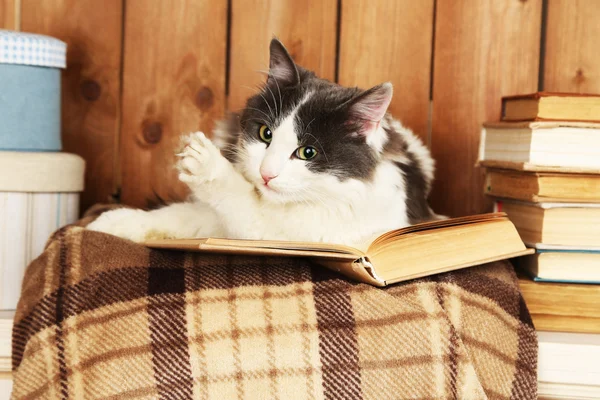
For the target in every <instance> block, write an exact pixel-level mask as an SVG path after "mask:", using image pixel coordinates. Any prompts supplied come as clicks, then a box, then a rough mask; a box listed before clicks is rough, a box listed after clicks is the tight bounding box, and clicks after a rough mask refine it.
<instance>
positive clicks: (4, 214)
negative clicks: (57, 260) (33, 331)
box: [0, 151, 85, 310]
mask: <svg viewBox="0 0 600 400" xmlns="http://www.w3.org/2000/svg"><path fill="white" fill-rule="evenodd" d="M84 170H85V162H84V160H83V159H82V158H81V157H79V156H77V155H74V154H68V153H59V152H12V151H0V171H10V173H8V174H5V173H0V310H10V309H14V308H15V307H16V305H17V302H18V300H19V295H20V292H21V281H22V279H23V274H24V272H25V268H26V267H27V265H29V263H30V262H31V261H33V259H35V258H36V257H37V256H39V255H40V254H41V253H42V251H43V250H44V246H45V245H46V241H47V240H48V238H49V237H50V235H51V234H52V233H53V232H54V231H56V230H57V229H59V228H60V227H62V226H64V225H67V224H70V223H73V222H75V221H76V220H77V219H78V218H79V194H80V192H81V191H82V190H83V179H84Z"/></svg>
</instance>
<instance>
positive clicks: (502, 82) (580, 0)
mask: <svg viewBox="0 0 600 400" xmlns="http://www.w3.org/2000/svg"><path fill="white" fill-rule="evenodd" d="M0 28H8V29H21V30H23V31H28V32H40V33H46V34H50V35H53V36H56V37H58V38H60V39H62V40H65V41H66V42H67V43H68V45H69V50H68V69H67V70H66V71H65V73H64V74H63V138H64V147H65V150H66V151H71V152H75V153H78V154H80V155H82V156H83V157H84V158H85V159H86V160H87V163H88V168H87V173H86V192H85V194H84V196H83V203H82V205H83V207H84V208H85V207H88V206H89V205H91V204H93V203H95V202H107V201H113V200H119V201H122V202H123V203H126V204H130V205H134V206H140V207H146V206H149V205H153V204H156V203H160V202H162V201H172V200H177V199H181V198H182V197H183V196H185V194H186V193H185V190H184V189H183V187H182V186H181V185H180V184H178V183H177V180H176V175H175V173H174V171H173V169H172V163H173V147H174V146H175V144H176V143H177V141H178V137H179V135H180V134H182V133H187V132H190V131H193V130H198V129H201V130H204V131H207V132H210V130H211V129H212V127H213V126H214V123H215V119H217V118H219V117H221V116H222V115H223V114H224V112H225V111H226V110H227V109H231V110H237V109H239V108H241V107H242V106H243V104H244V100H245V98H246V97H247V96H248V95H249V94H250V93H252V91H253V90H254V89H253V88H254V87H255V86H256V85H258V84H260V83H261V82H263V81H264V79H265V78H264V75H263V74H261V73H260V71H261V70H266V69H267V66H268V52H267V49H268V43H269V40H270V38H271V37H272V36H273V35H276V36H277V37H279V38H280V39H282V41H283V42H284V43H285V44H286V46H287V47H288V49H289V50H290V52H291V53H292V55H293V56H294V57H295V59H296V60H297V62H299V63H300V64H302V65H304V66H305V67H308V68H311V69H313V70H315V71H316V72H317V73H318V74H320V75H321V76H323V77H326V78H328V79H331V80H337V81H338V82H339V83H341V84H344V85H358V86H361V87H368V86H372V85H375V84H377V83H380V82H383V81H391V82H392V83H393V84H394V86H395V97H394V100H393V102H392V105H391V111H392V113H393V114H394V115H395V116H396V117H398V118H400V119H401V120H402V121H403V122H404V123H405V125H407V126H409V127H410V128H412V129H413V130H415V132H416V133H417V134H418V135H419V136H420V137H421V138H422V139H423V140H424V141H425V142H426V143H427V144H428V146H429V147H430V148H431V150H432V153H433V155H434V157H435V158H436V160H437V167H438V172H437V179H436V183H435V186H434V192H433V194H432V198H431V202H432V204H433V206H434V208H435V209H436V211H438V212H442V213H446V214H450V215H464V214H469V213H476V212H482V211H486V210H488V209H489V204H488V203H487V202H486V201H485V199H484V197H483V195H482V188H481V184H482V181H481V177H482V174H481V171H479V170H477V169H476V168H475V167H474V164H475V161H476V156H477V148H478V140H479V133H480V126H481V123H482V122H484V121H487V120H497V119H498V118H499V113H500V98H501V96H504V95H511V94H517V93H527V92H533V91H536V90H538V89H543V90H555V91H558V90H560V91H573V92H595V93H599V92H600V69H599V68H598V64H599V63H600V55H599V54H600V53H599V52H598V51H597V50H596V44H597V43H598V42H599V41H600V1H595V0H594V1H593V0H497V1H481V0H420V1H416V2H415V1H413V0H370V1H367V0H177V1H167V0H155V1H148V0H104V1H97V0H0Z"/></svg>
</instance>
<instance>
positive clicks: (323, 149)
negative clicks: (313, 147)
mask: <svg viewBox="0 0 600 400" xmlns="http://www.w3.org/2000/svg"><path fill="white" fill-rule="evenodd" d="M314 120H315V118H313V120H312V121H310V122H309V123H308V125H310V124H311V123H312V122H313V121H314ZM304 134H305V135H308V136H310V137H312V138H314V139H315V140H316V142H317V143H319V147H320V148H321V150H322V151H323V156H325V160H327V163H329V158H327V153H325V148H324V147H323V145H322V144H321V141H320V140H319V139H318V138H317V137H316V136H315V135H313V134H312V133H309V132H306V131H305V132H304Z"/></svg>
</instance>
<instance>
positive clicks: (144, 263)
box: [12, 226, 537, 400]
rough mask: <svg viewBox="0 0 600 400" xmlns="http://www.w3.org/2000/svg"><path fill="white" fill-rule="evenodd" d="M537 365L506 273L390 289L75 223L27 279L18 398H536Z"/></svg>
mask: <svg viewBox="0 0 600 400" xmlns="http://www.w3.org/2000/svg"><path fill="white" fill-rule="evenodd" d="M536 358H537V340H536V335H535V331H534V329H533V326H532V323H531V319H530V317H529V313H528V311H527V308H526V307H525V304H524V302H523V299H522V297H521V296H520V292H519V290H518V287H517V283H516V278H515V275H514V272H513V271H512V268H511V267H510V265H509V264H508V263H496V264H492V265H485V266H480V267H474V268H471V269H467V270H463V271H457V272H452V273H447V274H444V275H439V276H435V277H432V278H428V279H421V280H418V281H412V282H408V283H405V284H398V285H394V286H392V287H389V288H386V289H379V288H375V287H372V286H369V285H365V284H358V283H355V282H351V281H348V280H346V279H344V278H343V277H341V276H339V275H336V274H335V273H333V272H330V271H329V270H327V269H324V268H322V267H319V266H316V265H313V264H311V263H310V262H309V261H307V260H304V259H299V258H296V259H292V258H259V257H241V256H239V257H238V256H236V257H233V256H223V255H207V254H191V253H178V252H169V251H157V250H150V249H147V248H145V247H143V246H140V245H137V244H134V243H132V242H129V241H126V240H122V239H119V238H116V237H113V236H109V235H106V234H102V233H97V232H92V231H88V230H85V229H84V228H82V227H78V226H70V227H67V228H64V229H62V230H60V231H58V232H57V233H56V234H55V235H54V237H53V238H51V240H50V241H49V243H48V246H47V248H46V250H45V252H44V253H43V254H42V255H41V256H40V257H39V258H38V259H37V260H35V261H34V262H33V263H32V264H31V265H30V266H29V268H28V270H27V272H26V276H25V282H24V285H23V292H22V297H21V300H20V302H19V306H18V310H17V315H16V320H15V327H14V332H13V360H12V362H13V369H14V375H13V377H14V392H13V398H14V399H33V398H49V399H58V398H63V399H67V398H69V399H117V398H118V399H134V398H135V399H192V398H195V399H286V400H287V399H322V398H325V399H352V400H354V399H377V400H380V399H485V398H489V399H508V398H515V399H534V398H536V388H537V385H536V364H537V359H536Z"/></svg>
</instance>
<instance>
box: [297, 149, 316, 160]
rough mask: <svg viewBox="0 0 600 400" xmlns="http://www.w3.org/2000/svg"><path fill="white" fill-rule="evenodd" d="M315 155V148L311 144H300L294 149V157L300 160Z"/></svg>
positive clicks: (308, 158)
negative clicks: (300, 145)
mask: <svg viewBox="0 0 600 400" xmlns="http://www.w3.org/2000/svg"><path fill="white" fill-rule="evenodd" d="M316 155H317V149H315V148H314V147H312V146H302V147H299V148H298V149H297V150H296V157H298V158H299V159H301V160H310V159H311V158H315V156H316Z"/></svg>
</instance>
